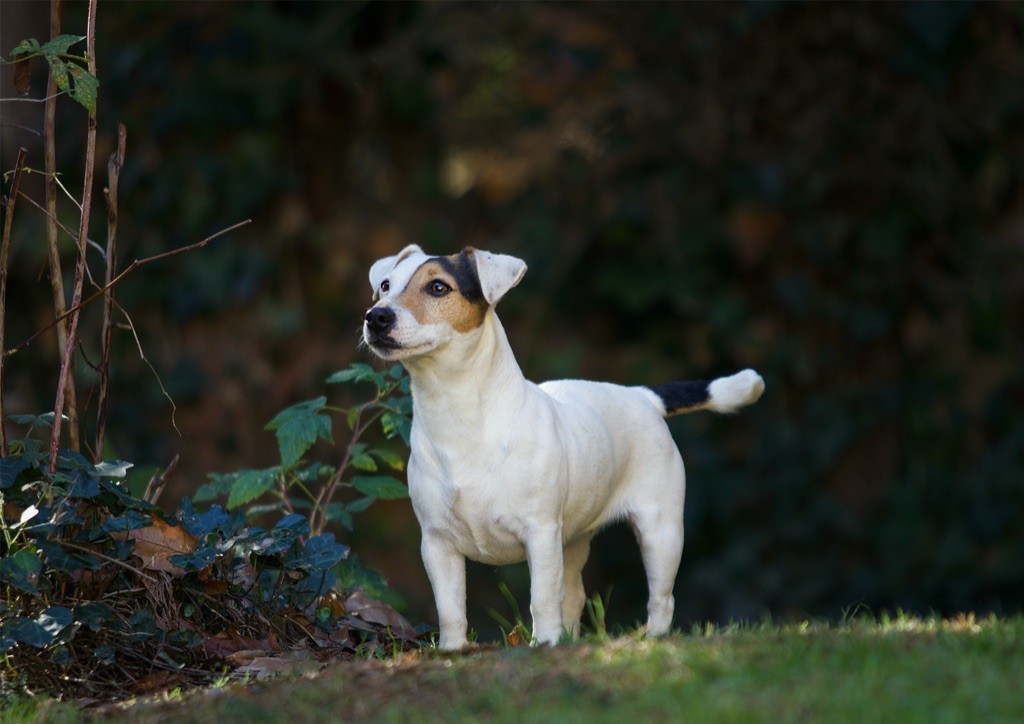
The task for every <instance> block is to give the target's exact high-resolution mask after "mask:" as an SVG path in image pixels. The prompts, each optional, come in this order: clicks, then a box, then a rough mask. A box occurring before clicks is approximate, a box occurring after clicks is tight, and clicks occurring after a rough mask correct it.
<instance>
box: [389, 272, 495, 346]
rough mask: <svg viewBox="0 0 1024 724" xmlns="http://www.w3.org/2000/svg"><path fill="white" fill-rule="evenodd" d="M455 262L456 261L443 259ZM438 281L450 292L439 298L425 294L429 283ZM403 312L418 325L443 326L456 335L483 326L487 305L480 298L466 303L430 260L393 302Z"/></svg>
mask: <svg viewBox="0 0 1024 724" xmlns="http://www.w3.org/2000/svg"><path fill="white" fill-rule="evenodd" d="M445 258H446V259H447V260H448V261H449V262H455V261H456V260H457V259H458V257H457V256H450V257H445ZM435 280H438V281H441V282H444V283H445V284H447V285H448V286H450V287H451V288H452V290H451V291H450V292H448V293H447V294H445V295H444V296H441V297H435V296H433V295H432V294H430V292H429V291H428V289H429V287H430V284H431V282H433V281H435ZM395 301H396V302H397V303H398V304H399V305H401V307H402V308H403V309H407V310H408V311H409V313H410V314H412V316H413V317H415V318H416V321H417V322H419V323H420V324H437V323H439V322H447V323H448V324H450V325H451V327H452V329H454V330H455V331H456V332H459V333H465V332H469V331H470V330H473V329H476V328H477V327H479V326H480V325H481V324H483V323H484V316H485V315H486V314H487V302H486V301H484V300H483V299H482V298H479V299H475V300H472V301H471V300H470V299H467V298H466V296H465V294H464V293H463V290H461V289H459V285H458V282H457V281H456V279H455V277H454V276H453V275H452V274H451V273H450V272H448V271H447V270H446V269H445V268H444V266H442V264H441V263H440V262H438V261H435V260H430V261H426V262H424V263H423V265H422V266H421V267H420V268H419V269H417V270H416V272H415V273H414V274H413V275H412V278H411V279H409V283H408V284H407V285H406V287H405V290H404V291H403V292H402V293H401V294H399V295H398V297H397V299H396V300H395Z"/></svg>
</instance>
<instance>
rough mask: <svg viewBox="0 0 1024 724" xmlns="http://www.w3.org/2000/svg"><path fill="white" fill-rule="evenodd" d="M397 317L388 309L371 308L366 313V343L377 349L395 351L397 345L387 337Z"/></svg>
mask: <svg viewBox="0 0 1024 724" xmlns="http://www.w3.org/2000/svg"><path fill="white" fill-rule="evenodd" d="M396 320H397V316H396V315H395V312H394V310H393V309H391V308H390V307H371V308H370V310H369V311H368V312H367V313H366V342H367V343H368V344H369V345H370V346H371V347H375V348H378V349H395V348H396V347H397V346H398V345H396V344H395V341H394V340H393V339H391V337H390V336H388V334H389V332H391V330H392V329H393V328H394V326H395V321H396Z"/></svg>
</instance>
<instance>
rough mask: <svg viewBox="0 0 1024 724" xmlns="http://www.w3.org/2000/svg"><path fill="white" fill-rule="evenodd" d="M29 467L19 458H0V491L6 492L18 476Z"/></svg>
mask: <svg viewBox="0 0 1024 724" xmlns="http://www.w3.org/2000/svg"><path fill="white" fill-rule="evenodd" d="M30 467H32V466H31V465H29V464H28V462H26V461H25V460H22V459H21V458H0V490H6V489H7V488H9V487H11V486H12V485H14V482H15V481H16V480H17V479H18V476H19V475H21V473H22V472H23V471H25V470H28V469H29V468H30Z"/></svg>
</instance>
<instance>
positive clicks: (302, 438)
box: [266, 397, 334, 470]
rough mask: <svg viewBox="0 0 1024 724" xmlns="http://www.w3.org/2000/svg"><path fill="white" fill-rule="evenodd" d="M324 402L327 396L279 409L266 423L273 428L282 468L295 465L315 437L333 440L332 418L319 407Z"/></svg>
mask: <svg viewBox="0 0 1024 724" xmlns="http://www.w3.org/2000/svg"><path fill="white" fill-rule="evenodd" d="M326 404H327V398H326V397H318V398H317V399H315V400H307V401H305V402H300V403H299V404H297V405H292V406H291V407H289V408H287V409H285V410H282V411H281V412H279V413H278V414H277V416H276V417H274V419H273V420H271V421H270V422H268V423H267V427H266V429H267V430H274V431H275V433H276V435H277V446H278V448H279V449H280V452H281V465H282V467H283V468H284V469H285V470H288V469H289V468H292V467H294V465H295V464H296V463H297V462H299V460H300V459H301V458H302V456H303V455H304V454H305V453H306V451H307V450H309V448H311V447H312V446H313V443H314V442H316V440H317V438H320V439H321V440H323V441H324V442H329V443H333V442H334V439H333V438H332V437H331V418H330V417H328V416H327V415H324V414H321V413H320V411H321V410H322V409H323V408H324V405H326Z"/></svg>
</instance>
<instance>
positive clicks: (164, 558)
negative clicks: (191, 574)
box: [110, 515, 198, 576]
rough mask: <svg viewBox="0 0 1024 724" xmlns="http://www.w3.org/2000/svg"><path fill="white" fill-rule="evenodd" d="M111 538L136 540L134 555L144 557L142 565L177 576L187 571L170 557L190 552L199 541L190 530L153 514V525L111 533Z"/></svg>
mask: <svg viewBox="0 0 1024 724" xmlns="http://www.w3.org/2000/svg"><path fill="white" fill-rule="evenodd" d="M110 537H111V538H120V539H121V540H124V539H126V538H127V539H130V540H133V541H135V548H134V549H133V550H132V553H133V555H136V556H138V557H139V558H141V559H142V567H143V568H148V569H149V570H152V571H165V572H167V573H172V574H174V575H176V576H183V575H185V572H184V571H183V570H181V569H180V568H178V567H177V566H174V565H172V564H171V561H170V557H171V556H177V555H182V554H188V553H191V552H193V551H194V550H195V549H196V545H197V544H198V541H197V540H196V539H195V537H194V536H191V535H189V533H188V531H186V530H185V529H184V528H180V527H178V526H176V525H168V524H167V523H165V522H164V521H162V520H160V518H158V517H156V516H155V515H154V516H153V525H150V526H147V527H145V528H136V529H135V530H130V531H128V532H127V533H111V534H110Z"/></svg>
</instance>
